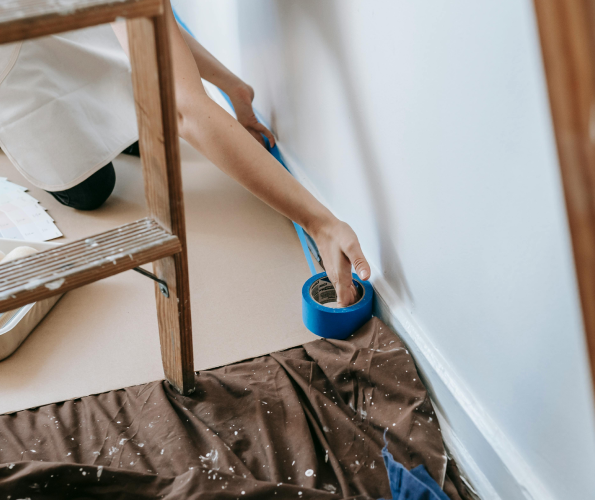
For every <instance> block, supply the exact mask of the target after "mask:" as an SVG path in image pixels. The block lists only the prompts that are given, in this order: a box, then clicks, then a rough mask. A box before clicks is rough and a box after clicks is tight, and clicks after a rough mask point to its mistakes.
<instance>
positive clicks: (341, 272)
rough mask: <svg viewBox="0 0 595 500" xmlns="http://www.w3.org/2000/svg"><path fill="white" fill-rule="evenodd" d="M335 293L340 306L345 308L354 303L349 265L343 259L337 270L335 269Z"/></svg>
mask: <svg viewBox="0 0 595 500" xmlns="http://www.w3.org/2000/svg"><path fill="white" fill-rule="evenodd" d="M335 291H336V292H337V302H338V303H339V305H340V306H342V307H347V306H350V305H351V304H353V303H354V302H355V299H356V295H357V294H356V292H355V287H354V286H353V279H352V277H351V264H350V262H349V261H348V260H347V259H346V258H344V257H342V258H341V261H340V263H339V269H337V276H336V284H335Z"/></svg>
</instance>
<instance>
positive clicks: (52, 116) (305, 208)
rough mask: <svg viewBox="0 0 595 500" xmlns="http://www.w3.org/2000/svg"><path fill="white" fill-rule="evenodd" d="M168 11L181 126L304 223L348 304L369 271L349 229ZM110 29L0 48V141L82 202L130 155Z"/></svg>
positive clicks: (27, 167)
mask: <svg viewBox="0 0 595 500" xmlns="http://www.w3.org/2000/svg"><path fill="white" fill-rule="evenodd" d="M166 8H167V10H168V11H167V15H166V18H167V22H168V24H169V32H170V39H171V40H170V41H171V50H172V57H173V72H174V85H175V95H176V106H177V114H178V131H179V135H180V136H181V137H182V138H183V139H185V140H186V141H187V142H188V143H189V144H190V145H192V146H193V147H194V148H195V149H197V150H198V151H200V152H201V153H202V154H203V155H204V156H205V157H206V158H208V159H209V160H210V161H212V162H213V163H214V164H215V165H216V166H217V167H219V168H220V169H221V170H222V171H223V172H225V173H226V174H227V175H229V176H230V177H232V178H233V179H235V180H236V181H238V182H239V183H240V184H242V185H243V186H244V187H245V188H247V189H248V190H249V191H251V192H252V193H253V194H254V195H256V196H257V197H258V198H260V199H261V200H262V201H264V202H265V203H267V204H268V205H269V206H271V207H272V208H274V209H275V210H277V211H278V212H280V213H281V214H283V215H285V216H286V217H288V218H289V219H291V220H293V221H295V222H296V223H298V224H300V225H301V226H302V227H303V228H304V229H305V230H306V231H307V232H308V233H309V234H310V235H311V236H312V237H313V239H314V240H315V242H316V244H317V246H318V250H319V252H320V254H321V256H322V259H323V261H324V264H325V269H326V272H327V274H328V276H329V278H330V279H331V281H332V283H333V285H334V286H335V290H336V292H337V302H338V303H339V305H342V306H347V305H350V304H352V303H353V302H355V300H356V299H357V292H356V289H355V287H354V285H353V282H352V277H351V267H352V266H353V268H354V269H355V271H356V273H357V274H358V276H359V277H360V278H361V279H363V280H367V279H368V278H369V277H370V266H369V264H368V262H367V260H366V258H365V257H364V254H363V252H362V250H361V247H360V244H359V241H358V239H357V236H356V234H355V233H354V231H353V230H352V229H351V227H350V226H349V225H348V224H346V223H345V222H342V221H340V220H338V219H337V218H336V217H335V216H334V215H333V214H332V213H331V212H330V211H329V210H328V209H327V208H326V207H324V206H323V205H322V204H321V203H320V202H318V200H316V198H314V196H312V194H311V193H310V192H309V191H307V190H306V189H305V188H304V187H303V186H302V185H301V184H300V183H299V182H297V181H296V180H295V179H294V178H293V177H292V176H291V175H290V174H289V173H288V172H287V171H286V170H285V169H284V168H283V167H282V165H281V164H279V163H278V162H277V160H276V159H275V158H274V157H273V156H272V155H271V154H270V153H269V152H268V151H267V150H266V149H265V148H264V147H263V145H264V141H263V138H262V135H264V136H265V137H267V139H268V140H269V141H270V143H271V145H274V144H275V138H274V136H273V134H272V133H271V132H270V131H269V130H268V129H267V128H266V127H265V126H264V125H262V124H261V123H259V122H258V120H257V119H256V116H255V114H254V111H253V108H252V100H253V98H254V92H253V90H252V88H251V87H250V86H249V85H247V84H246V83H244V82H243V81H242V80H241V79H239V78H238V77H237V76H236V75H234V74H233V73H232V72H231V71H229V70H228V69H227V68H226V67H225V66H224V65H223V64H221V63H220V62H219V61H218V60H217V59H216V58H215V57H213V56H212V55H211V54H210V53H209V52H208V51H207V50H206V49H205V48H204V47H202V46H201V45H200V44H199V43H198V42H197V41H196V40H195V39H194V38H193V37H192V36H191V35H190V34H189V33H187V32H186V31H185V30H184V29H183V28H181V27H180V26H179V25H178V23H177V22H176V21H175V18H174V16H173V12H172V10H171V5H170V3H169V1H166ZM106 28H107V29H109V27H107V26H98V27H93V28H87V29H85V30H78V31H76V32H70V33H64V34H61V35H53V36H51V37H44V38H42V39H39V40H33V41H28V42H23V43H22V44H12V45H9V46H3V47H2V46H0V147H2V149H3V150H4V152H5V153H6V154H7V156H8V157H9V158H10V160H11V161H12V163H13V164H14V165H15V167H16V168H17V169H18V170H19V171H20V172H21V173H22V174H23V175H24V176H25V177H26V178H27V179H28V180H29V181H30V182H32V183H33V184H34V185H36V186H38V187H40V188H42V189H45V190H47V191H48V192H50V193H51V194H52V195H53V196H54V198H56V200H58V201H59V202H60V203H62V204H65V205H68V206H71V207H73V208H78V209H81V210H91V209H95V208H97V207H99V206H100V205H101V204H102V203H104V202H105V200H107V198H108V197H109V195H110V194H111V192H112V190H113V187H114V185H115V181H116V179H115V171H114V168H113V165H112V163H111V161H112V160H113V159H114V158H115V157H116V156H117V155H118V154H120V153H121V152H126V153H128V154H137V155H138V143H137V140H138V132H137V129H136V118H135V116H136V115H135V112H134V100H133V96H132V89H131V84H130V66H129V61H128V59H127V57H126V56H128V55H129V50H128V37H127V32H126V25H125V23H115V24H113V25H112V29H113V33H112V34H111V36H110V34H109V33H108V32H106ZM113 34H115V37H114V36H113ZM116 39H117V40H116ZM118 41H119V45H118ZM122 49H123V51H122ZM201 78H204V79H205V80H207V81H209V82H211V83H213V84H214V85H216V86H217V87H219V88H220V89H222V90H223V91H224V92H226V93H227V94H228V96H229V97H230V100H231V102H232V104H233V106H234V109H235V112H236V115H237V120H236V119H234V118H233V117H232V116H230V115H229V114H228V113H227V112H226V111H225V110H223V108H221V107H220V106H219V105H218V104H216V103H215V102H214V101H213V100H212V99H211V98H210V97H208V95H207V93H206V91H205V89H204V86H203V84H202V80H201ZM261 134H262V135H261Z"/></svg>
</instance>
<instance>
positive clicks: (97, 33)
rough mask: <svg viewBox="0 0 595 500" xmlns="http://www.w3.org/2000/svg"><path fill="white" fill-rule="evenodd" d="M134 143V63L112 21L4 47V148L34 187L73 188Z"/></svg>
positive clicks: (0, 98)
mask: <svg viewBox="0 0 595 500" xmlns="http://www.w3.org/2000/svg"><path fill="white" fill-rule="evenodd" d="M136 140H138V131H137V122H136V113H135V109H134V98H133V93H132V82H131V76H130V64H129V61H128V58H127V56H126V54H125V53H124V51H123V50H122V48H121V47H120V44H119V43H118V40H117V38H116V36H115V34H114V33H113V31H112V29H111V27H110V26H109V25H103V26H94V27H92V28H85V29H83V30H77V31H72V32H68V33H62V34H60V35H52V36H48V37H43V38H38V39H34V40H29V41H25V42H19V43H14V44H8V45H0V147H1V148H2V149H3V150H4V152H5V153H6V155H7V156H8V158H10V160H11V161H12V163H13V164H14V166H15V167H16V168H17V169H18V170H19V171H20V172H21V174H23V175H24V176H25V177H26V178H27V179H28V180H29V181H30V182H31V183H32V184H34V185H35V186H38V187H40V188H42V189H45V190H47V191H61V190H64V189H68V188H70V187H73V186H75V185H77V184H79V183H80V182H82V181H84V180H85V179H86V178H87V177H89V176H90V175H92V174H93V173H95V172H96V171H97V170H99V169H100V168H102V167H103V166H105V165H106V164H107V163H109V162H110V161H111V160H112V159H113V158H115V157H116V156H117V155H118V154H119V153H121V152H122V150H124V149H125V148H127V147H128V146H129V145H131V144H132V143H133V142H135V141H136Z"/></svg>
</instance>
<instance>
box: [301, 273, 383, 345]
mask: <svg viewBox="0 0 595 500" xmlns="http://www.w3.org/2000/svg"><path fill="white" fill-rule="evenodd" d="M353 284H354V285H355V288H356V290H357V292H358V295H359V296H360V299H359V300H358V301H357V302H356V303H355V304H353V305H351V306H349V307H342V308H331V307H328V306H325V305H324V304H327V303H331V302H335V301H336V300H337V294H336V293H335V289H334V288H333V285H332V284H331V281H330V279H329V278H328V276H327V275H326V273H319V274H315V275H314V276H312V277H311V278H310V279H309V280H308V281H306V283H304V286H303V288H302V319H303V320H304V325H306V328H308V330H310V331H311V332H312V333H314V334H316V335H318V336H320V337H324V338H327V339H338V340H343V339H346V338H347V337H349V335H351V334H352V333H353V332H355V331H356V330H357V329H358V328H359V327H361V326H363V325H364V324H365V323H366V322H367V321H368V320H369V319H370V318H371V317H372V305H373V299H374V289H373V288H372V285H371V284H370V283H369V282H368V281H361V280H360V279H359V278H358V277H357V275H356V274H353Z"/></svg>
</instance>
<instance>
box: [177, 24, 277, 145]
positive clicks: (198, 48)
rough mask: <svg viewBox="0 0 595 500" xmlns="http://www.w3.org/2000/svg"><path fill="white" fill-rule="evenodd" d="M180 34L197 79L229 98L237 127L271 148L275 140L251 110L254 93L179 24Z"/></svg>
mask: <svg viewBox="0 0 595 500" xmlns="http://www.w3.org/2000/svg"><path fill="white" fill-rule="evenodd" d="M178 27H179V29H180V33H182V37H183V38H184V41H185V42H186V45H188V48H189V49H190V52H192V57H194V62H195V63H196V66H197V67H198V71H199V72H200V76H201V77H202V78H204V79H205V80H206V81H207V82H211V83H212V84H213V85H216V86H217V87H219V88H220V89H221V90H223V92H225V93H226V94H227V95H228V96H229V98H230V99H231V103H232V104H233V108H234V110H235V112H236V116H237V118H238V121H239V122H240V124H242V125H243V126H244V128H245V129H246V130H247V131H248V132H250V134H251V135H252V137H254V138H255V139H256V140H257V141H258V142H260V143H261V144H262V145H263V146H264V140H263V139H262V136H261V135H260V134H264V135H265V136H266V138H267V139H268V140H269V141H270V143H271V146H274V145H275V137H274V136H273V134H272V133H271V132H270V130H269V129H268V128H266V127H265V126H264V125H263V124H262V123H260V122H259V121H258V120H257V118H256V115H255V114H254V110H253V109H252V101H253V99H254V90H253V89H252V87H250V85H248V84H247V83H245V82H244V81H242V80H241V79H240V78H239V77H238V76H236V75H235V74H234V73H232V72H231V71H230V70H229V69H227V68H226V67H225V66H224V65H223V64H221V63H220V62H219V60H218V59H217V58H215V57H214V56H213V55H212V54H211V53H210V52H209V51H208V50H207V49H205V48H204V47H203V46H202V45H201V44H200V43H199V42H198V41H197V40H196V39H195V38H194V37H193V36H192V35H191V34H190V33H188V32H187V31H186V30H185V29H184V28H183V27H182V26H180V25H179V24H178Z"/></svg>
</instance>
